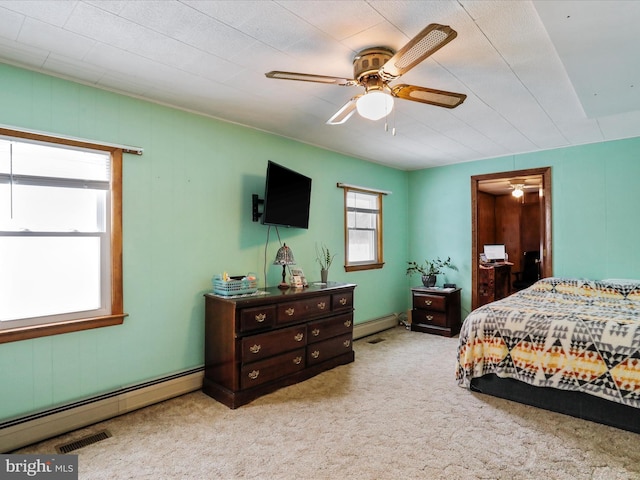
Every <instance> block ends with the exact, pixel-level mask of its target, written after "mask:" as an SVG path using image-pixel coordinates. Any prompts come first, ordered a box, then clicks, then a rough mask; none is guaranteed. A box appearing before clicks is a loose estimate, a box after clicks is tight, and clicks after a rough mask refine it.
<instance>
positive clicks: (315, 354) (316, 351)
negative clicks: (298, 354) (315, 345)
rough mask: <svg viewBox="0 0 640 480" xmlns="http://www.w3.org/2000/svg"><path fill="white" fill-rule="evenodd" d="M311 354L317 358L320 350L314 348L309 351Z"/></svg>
mask: <svg viewBox="0 0 640 480" xmlns="http://www.w3.org/2000/svg"><path fill="white" fill-rule="evenodd" d="M311 356H312V357H313V358H318V357H319V356H320V350H314V351H313V352H311Z"/></svg>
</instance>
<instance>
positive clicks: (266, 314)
mask: <svg viewBox="0 0 640 480" xmlns="http://www.w3.org/2000/svg"><path fill="white" fill-rule="evenodd" d="M275 323H276V307H275V305H265V306H263V307H255V308H243V309H242V310H240V331H241V332H250V331H251V330H258V329H261V328H267V327H273V326H274V325H275Z"/></svg>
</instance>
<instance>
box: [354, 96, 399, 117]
mask: <svg viewBox="0 0 640 480" xmlns="http://www.w3.org/2000/svg"><path fill="white" fill-rule="evenodd" d="M356 109H357V110H358V113H359V114H360V115H361V116H363V117H364V118H368V119H369V120H380V119H381V118H382V117H386V116H387V115H389V114H390V113H391V110H393V97H392V96H391V95H389V94H388V93H384V92H381V91H373V92H368V93H366V94H364V95H362V96H361V97H360V98H358V100H357V102H356Z"/></svg>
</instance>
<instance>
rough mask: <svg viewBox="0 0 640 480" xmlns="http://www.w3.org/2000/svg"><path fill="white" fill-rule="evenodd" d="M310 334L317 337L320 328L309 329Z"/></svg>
mask: <svg viewBox="0 0 640 480" xmlns="http://www.w3.org/2000/svg"><path fill="white" fill-rule="evenodd" d="M311 335H313V336H314V337H317V336H318V335H320V329H319V328H314V329H313V330H311Z"/></svg>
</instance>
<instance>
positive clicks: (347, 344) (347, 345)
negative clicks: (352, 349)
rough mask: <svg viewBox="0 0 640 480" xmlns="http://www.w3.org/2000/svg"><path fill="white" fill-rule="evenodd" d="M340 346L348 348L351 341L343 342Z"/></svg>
mask: <svg viewBox="0 0 640 480" xmlns="http://www.w3.org/2000/svg"><path fill="white" fill-rule="evenodd" d="M342 344H343V345H344V346H345V348H349V345H351V340H345V341H344V342H342Z"/></svg>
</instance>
